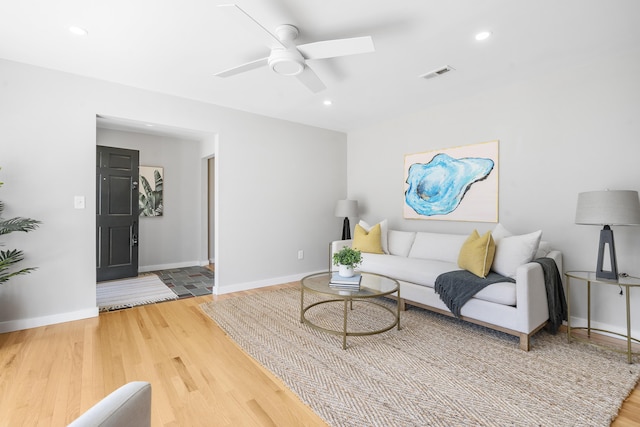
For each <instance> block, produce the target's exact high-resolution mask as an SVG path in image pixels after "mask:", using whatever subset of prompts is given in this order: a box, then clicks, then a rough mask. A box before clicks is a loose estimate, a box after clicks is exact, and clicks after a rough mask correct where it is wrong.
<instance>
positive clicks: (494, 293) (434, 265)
mask: <svg viewBox="0 0 640 427" xmlns="http://www.w3.org/2000/svg"><path fill="white" fill-rule="evenodd" d="M457 269H458V266H457V265H456V264H455V263H451V262H445V261H434V260H429V259H420V258H406V257H402V256H396V255H384V254H371V253H363V254H362V264H361V266H360V270H361V271H364V272H368V273H376V274H382V275H384V276H388V277H391V278H394V279H396V280H399V281H402V282H410V283H415V284H416V285H420V286H425V287H427V288H433V286H434V284H435V282H436V278H437V277H438V276H439V275H441V274H442V273H446V272H449V271H453V270H457ZM400 296H402V288H400ZM474 298H477V299H481V300H485V301H489V302H495V303H497V304H502V305H510V306H515V305H516V284H515V283H510V282H499V283H493V284H491V285H489V286H487V287H486V288H484V289H483V290H481V291H480V292H478V293H477V294H476V295H475V296H474Z"/></svg>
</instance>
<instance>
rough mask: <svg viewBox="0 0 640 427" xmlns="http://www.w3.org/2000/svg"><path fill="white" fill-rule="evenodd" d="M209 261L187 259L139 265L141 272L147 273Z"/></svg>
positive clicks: (205, 263) (201, 264) (203, 263)
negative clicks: (169, 262)
mask: <svg viewBox="0 0 640 427" xmlns="http://www.w3.org/2000/svg"><path fill="white" fill-rule="evenodd" d="M207 264H208V261H185V262H175V263H171V264H158V265H144V266H141V267H138V272H139V273H147V272H149V271H157V270H171V269H172V268H184V267H193V266H194V265H200V266H203V265H207Z"/></svg>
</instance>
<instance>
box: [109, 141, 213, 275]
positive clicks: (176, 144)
mask: <svg viewBox="0 0 640 427" xmlns="http://www.w3.org/2000/svg"><path fill="white" fill-rule="evenodd" d="M97 144H98V145H104V146H108V147H117V148H128V149H131V150H138V151H139V152H140V165H141V166H161V167H162V168H163V172H164V186H163V200H164V212H163V215H162V216H159V217H140V219H139V232H138V241H139V246H138V248H139V262H138V265H139V271H140V272H144V271H152V270H161V269H168V268H176V267H184V266H191V265H200V264H203V263H206V262H207V258H206V256H207V254H206V253H204V254H201V253H200V246H199V243H200V235H201V234H202V233H205V232H206V230H202V229H201V227H200V222H201V221H200V205H201V200H200V184H201V183H200V173H199V171H200V160H201V159H200V152H201V147H200V143H199V142H198V141H189V140H180V139H177V138H172V137H166V136H158V135H149V134H143V133H137V132H124V131H119V130H113V129H98V130H97Z"/></svg>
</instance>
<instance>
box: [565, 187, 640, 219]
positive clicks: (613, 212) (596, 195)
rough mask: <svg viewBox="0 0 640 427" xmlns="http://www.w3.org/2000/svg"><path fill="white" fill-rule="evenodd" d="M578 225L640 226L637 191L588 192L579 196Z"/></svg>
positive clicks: (639, 200)
mask: <svg viewBox="0 0 640 427" xmlns="http://www.w3.org/2000/svg"><path fill="white" fill-rule="evenodd" d="M576 224H588V225H637V224H640V199H639V198H638V192H637V191H631V190H611V191H588V192H586V193H579V194H578V206H577V207H576Z"/></svg>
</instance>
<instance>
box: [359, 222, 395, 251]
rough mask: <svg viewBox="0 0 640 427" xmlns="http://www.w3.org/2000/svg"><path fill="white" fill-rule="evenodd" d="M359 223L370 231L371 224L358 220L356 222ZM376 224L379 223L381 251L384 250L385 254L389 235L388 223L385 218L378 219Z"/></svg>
mask: <svg viewBox="0 0 640 427" xmlns="http://www.w3.org/2000/svg"><path fill="white" fill-rule="evenodd" d="M358 224H360V226H361V227H362V228H364V229H365V230H367V231H371V229H372V228H373V227H374V226H373V225H369V224H367V222H366V221H363V220H360V222H359V223H358ZM378 225H380V244H381V245H382V252H384V253H385V254H388V253H389V243H388V240H389V238H388V235H389V225H388V222H387V220H386V219H384V220H382V221H380V222H379V223H378Z"/></svg>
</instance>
